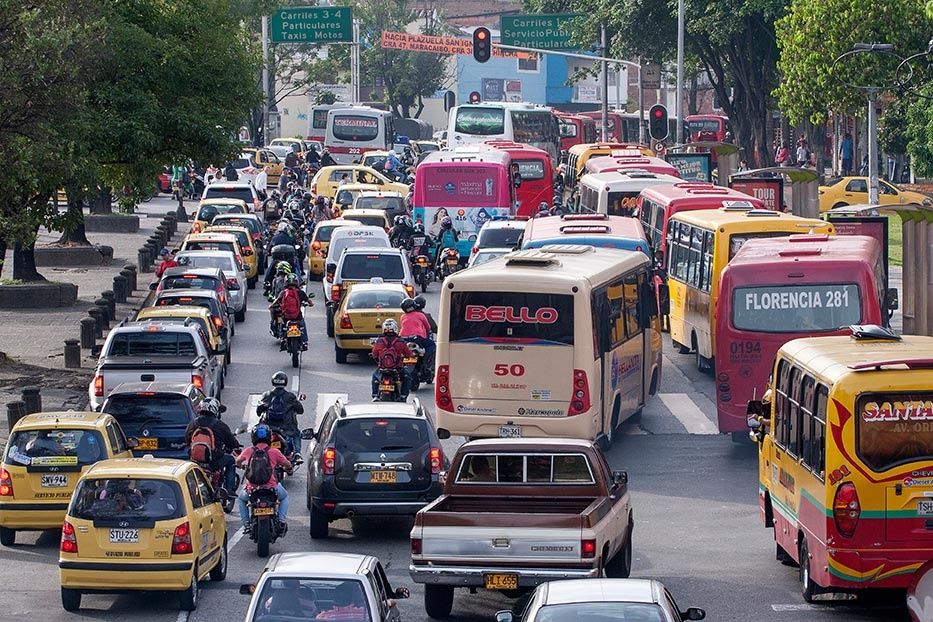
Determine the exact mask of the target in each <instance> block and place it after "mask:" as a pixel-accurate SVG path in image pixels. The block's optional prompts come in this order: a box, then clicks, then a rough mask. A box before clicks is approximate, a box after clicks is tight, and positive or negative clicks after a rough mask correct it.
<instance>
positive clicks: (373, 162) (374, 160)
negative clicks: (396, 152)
mask: <svg viewBox="0 0 933 622" xmlns="http://www.w3.org/2000/svg"><path fill="white" fill-rule="evenodd" d="M387 157H389V152H388V151H380V150H373V151H365V152H363V155H362V156H360V164H362V165H363V166H368V167H369V168H372V169H375V168H376V167H377V166H378V167H379V168H382V165H383V163H384V162H385V159H386V158H387Z"/></svg>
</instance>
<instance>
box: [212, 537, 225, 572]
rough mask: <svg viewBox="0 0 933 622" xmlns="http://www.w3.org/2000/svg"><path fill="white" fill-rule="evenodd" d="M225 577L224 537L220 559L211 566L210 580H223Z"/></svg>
mask: <svg viewBox="0 0 933 622" xmlns="http://www.w3.org/2000/svg"><path fill="white" fill-rule="evenodd" d="M226 578H227V538H226V536H225V537H224V545H223V547H222V548H221V549H220V559H219V560H217V564H216V565H215V566H214V567H213V568H211V581H223V580H224V579H226Z"/></svg>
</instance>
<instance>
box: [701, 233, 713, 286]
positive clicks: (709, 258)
mask: <svg viewBox="0 0 933 622" xmlns="http://www.w3.org/2000/svg"><path fill="white" fill-rule="evenodd" d="M714 243H715V239H714V237H713V232H712V231H705V232H704V233H703V268H702V270H703V273H702V275H701V279H702V281H701V285H700V289H702V290H703V291H704V292H709V291H711V290H712V280H713V246H714Z"/></svg>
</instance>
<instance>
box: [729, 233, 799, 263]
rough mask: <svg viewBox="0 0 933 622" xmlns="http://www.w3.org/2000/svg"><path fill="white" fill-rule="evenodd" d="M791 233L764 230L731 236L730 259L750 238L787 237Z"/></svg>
mask: <svg viewBox="0 0 933 622" xmlns="http://www.w3.org/2000/svg"><path fill="white" fill-rule="evenodd" d="M789 235H791V233H790V232H788V231H762V232H760V233H740V234H736V235H733V236H730V237H729V261H732V258H733V257H735V254H736V253H737V252H739V249H741V248H742V246H743V245H744V244H745V243H746V242H748V241H749V240H759V239H762V238H786V237H787V236H789Z"/></svg>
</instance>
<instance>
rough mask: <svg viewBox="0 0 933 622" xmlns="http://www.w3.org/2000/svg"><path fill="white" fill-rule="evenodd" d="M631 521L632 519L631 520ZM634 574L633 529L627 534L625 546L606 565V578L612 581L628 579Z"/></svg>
mask: <svg viewBox="0 0 933 622" xmlns="http://www.w3.org/2000/svg"><path fill="white" fill-rule="evenodd" d="M629 520H631V519H629ZM631 574H632V528H631V526H630V527H629V528H628V530H627V531H626V534H625V544H624V545H622V548H621V549H619V551H617V552H616V554H615V556H614V557H613V558H612V559H610V560H609V563H607V564H606V576H607V577H609V578H612V579H628V578H629V575H631Z"/></svg>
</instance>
